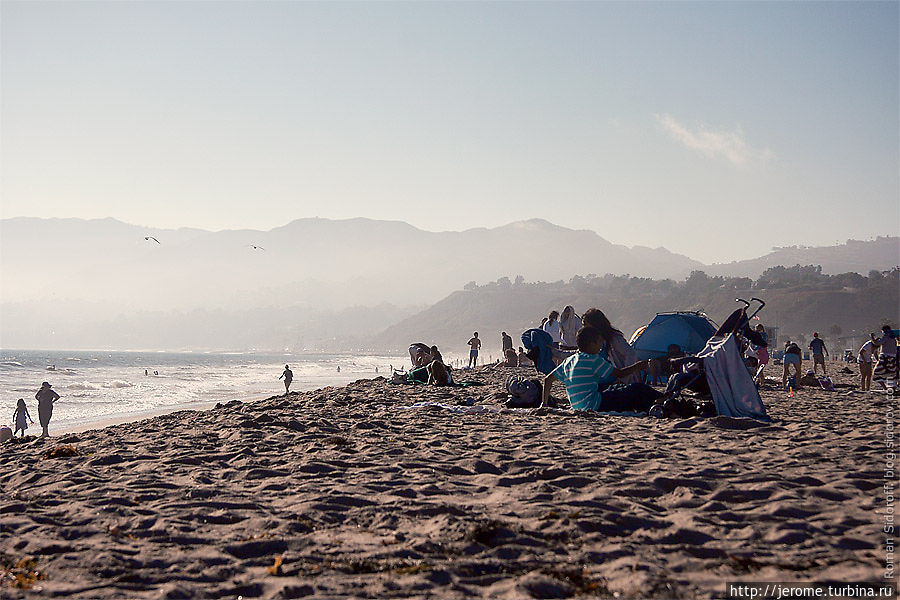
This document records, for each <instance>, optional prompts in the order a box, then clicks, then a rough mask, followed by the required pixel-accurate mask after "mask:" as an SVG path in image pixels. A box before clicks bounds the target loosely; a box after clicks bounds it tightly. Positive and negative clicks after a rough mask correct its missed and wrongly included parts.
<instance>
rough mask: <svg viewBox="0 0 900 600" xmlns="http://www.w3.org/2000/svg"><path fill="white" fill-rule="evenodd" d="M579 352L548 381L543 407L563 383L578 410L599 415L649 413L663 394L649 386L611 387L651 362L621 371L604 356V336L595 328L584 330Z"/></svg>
mask: <svg viewBox="0 0 900 600" xmlns="http://www.w3.org/2000/svg"><path fill="white" fill-rule="evenodd" d="M576 342H577V344H578V352H576V353H575V354H573V355H572V356H570V357H569V358H567V359H566V360H564V361H563V362H562V364H560V365H559V366H558V367H556V369H554V370H553V371H552V372H551V373H550V374H549V375H547V376H546V377H545V378H544V385H543V393H542V396H541V406H548V400H549V398H550V388H551V387H553V382H554V381H556V380H560V381H562V382H563V385H565V387H566V395H567V396H568V397H569V404H571V406H572V408H574V409H576V410H596V411H599V412H649V411H650V408H651V407H653V405H654V404H656V403H657V402H658V401H660V400H661V399H662V398H663V395H662V394H661V393H660V392H658V391H657V390H655V389H653V388H652V387H650V386H649V385H647V384H645V383H630V384H628V385H623V386H615V387H611V386H612V384H614V383H616V381H617V380H618V379H624V378H626V377H628V376H629V375H631V374H632V373H635V372H637V371H641V370H643V369H647V368H648V367H649V363H650V361H648V360H642V361H639V362H636V363H634V364H632V365H629V366H627V367H625V368H622V369H617V368H615V367H613V366H612V364H611V363H610V362H609V361H608V360H607V359H606V358H604V357H603V356H602V355H601V351H602V350H603V346H604V339H603V335H602V334H601V332H600V330H599V329H596V328H594V327H589V326H588V327H582V328H581V329H579V330H578V334H577V335H576Z"/></svg>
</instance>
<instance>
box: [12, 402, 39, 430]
mask: <svg viewBox="0 0 900 600" xmlns="http://www.w3.org/2000/svg"><path fill="white" fill-rule="evenodd" d="M28 421H31V424H32V425H34V419H32V418H31V415H29V414H28V407H27V406H25V398H19V402H18V403H17V404H16V412H14V413H13V423H15V430H14V431H13V437H16V433H17V432H18V431H19V430H20V429H21V430H22V437H25V430H26V429H28Z"/></svg>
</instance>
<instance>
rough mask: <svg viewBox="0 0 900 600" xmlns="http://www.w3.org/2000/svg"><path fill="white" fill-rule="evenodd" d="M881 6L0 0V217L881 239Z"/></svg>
mask: <svg viewBox="0 0 900 600" xmlns="http://www.w3.org/2000/svg"><path fill="white" fill-rule="evenodd" d="M898 7H900V3H898V2H884V3H878V2H827V3H816V2H792V3H780V2H750V3H739V2H719V3H686V2H667V3H653V2H641V3H637V2H635V3H611V2H571V3H563V2H546V3H519V2H498V3H480V2H454V3H437V2H434V3H409V2H403V3H401V2H366V3H350V2H344V3H341V2H329V3H313V2H151V1H148V2H115V3H112V2H53V3H51V2H13V1H9V0H4V1H3V2H2V3H0V11H2V14H0V17H2V24H0V27H2V31H0V34H2V48H0V50H2V80H0V90H2V91H0V94H2V96H0V118H2V121H0V128H2V129H0V132H2V133H0V159H2V163H0V194H2V216H3V217H4V218H5V217H13V216H41V217H50V216H60V217H67V216H74V217H85V218H93V217H107V216H112V217H116V218H118V219H121V220H124V221H127V222H130V223H135V224H139V225H147V226H156V227H179V226H194V227H201V228H206V229H240V228H255V229H270V228H272V227H276V226H279V225H283V224H285V223H286V222H288V221H290V220H293V219H296V218H301V217H311V216H319V217H328V218H347V217H355V216H366V217H372V218H381V219H396V220H404V221H408V222H409V223H412V224H413V225H415V226H418V227H421V228H423V229H427V230H432V231H440V230H450V229H452V230H460V229H467V228H471V227H481V226H487V227H493V226H497V225H502V224H505V223H508V222H510V221H514V220H519V219H524V218H532V217H541V218H544V219H547V220H549V221H552V222H554V223H557V224H559V225H564V226H567V227H576V228H586V229H593V230H596V231H597V232H598V233H599V234H600V235H602V236H603V237H605V238H607V239H609V240H611V241H614V242H618V243H625V244H628V245H633V244H642V245H650V246H660V245H662V246H666V247H667V248H669V249H670V250H673V251H676V252H681V253H684V254H687V255H689V256H691V257H693V258H697V259H700V260H705V261H721V260H731V259H735V258H746V257H751V256H756V255H759V254H762V253H764V252H766V251H767V250H768V249H769V247H770V246H773V245H790V244H798V243H799V244H810V245H820V244H831V243H835V242H837V241H843V240H845V239H847V238H849V237H854V238H858V239H867V238H870V237H872V236H874V235H876V234H897V233H898V231H900V208H898V206H900V197H898V195H900V191H898V190H900V175H898V173H900V151H898V147H900V141H898V139H900V117H898V114H900V100H898V92H900V65H898V57H900V45H898V23H900V11H898ZM486 250H490V249H486Z"/></svg>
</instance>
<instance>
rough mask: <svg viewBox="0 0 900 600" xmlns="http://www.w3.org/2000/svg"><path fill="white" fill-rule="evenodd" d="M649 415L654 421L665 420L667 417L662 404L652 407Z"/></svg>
mask: <svg viewBox="0 0 900 600" xmlns="http://www.w3.org/2000/svg"><path fill="white" fill-rule="evenodd" d="M647 414H648V416H650V417H653V418H654V419H665V418H666V416H667V415H666V409H665V408H663V405H662V404H654V405H653V406H651V407H650V412H649V413H647Z"/></svg>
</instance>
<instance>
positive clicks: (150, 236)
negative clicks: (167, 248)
mask: <svg viewBox="0 0 900 600" xmlns="http://www.w3.org/2000/svg"><path fill="white" fill-rule="evenodd" d="M144 239H145V240H147V241H148V242H149V241H150V240H153V241H154V242H156V243H157V244H159V240H158V239H156V238H155V237H153V236H152V235H147V236H144ZM161 245H162V244H160V246H161Z"/></svg>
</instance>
